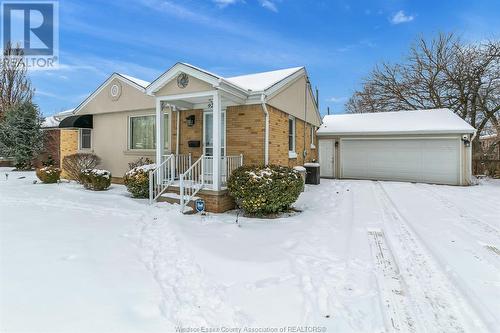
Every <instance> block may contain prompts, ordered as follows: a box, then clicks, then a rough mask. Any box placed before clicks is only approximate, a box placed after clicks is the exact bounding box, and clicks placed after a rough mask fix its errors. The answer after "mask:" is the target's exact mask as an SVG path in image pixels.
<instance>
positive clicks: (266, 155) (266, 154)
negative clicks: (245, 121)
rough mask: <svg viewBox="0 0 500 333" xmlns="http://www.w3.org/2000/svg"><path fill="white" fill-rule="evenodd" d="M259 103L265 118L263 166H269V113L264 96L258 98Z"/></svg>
mask: <svg viewBox="0 0 500 333" xmlns="http://www.w3.org/2000/svg"><path fill="white" fill-rule="evenodd" d="M260 102H261V104H262V111H264V118H265V120H264V121H265V129H264V164H265V165H268V164H269V111H268V110H267V105H266V95H265V94H262V95H261V96H260Z"/></svg>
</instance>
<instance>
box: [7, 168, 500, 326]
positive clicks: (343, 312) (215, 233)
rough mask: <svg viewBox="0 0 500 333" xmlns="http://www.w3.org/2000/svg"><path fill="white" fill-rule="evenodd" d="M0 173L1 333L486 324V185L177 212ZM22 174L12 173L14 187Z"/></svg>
mask: <svg viewBox="0 0 500 333" xmlns="http://www.w3.org/2000/svg"><path fill="white" fill-rule="evenodd" d="M4 173H5V169H0V331H1V332H16V331H28V332H165V331H171V330H174V329H175V327H176V326H182V327H185V328H186V327H199V326H201V325H205V326H209V327H218V326H221V325H226V326H229V325H231V327H242V328H243V327H282V326H283V325H287V326H295V325H316V326H320V327H325V328H326V329H327V331H329V332H337V331H338V332H381V331H396V332H397V331H401V332H406V331H416V332H420V331H432V332H434V331H441V332H463V331H465V332H483V331H484V332H487V331H495V330H496V329H497V328H498V327H500V318H499V315H498V312H499V311H498V309H499V308H500V301H499V300H500V232H499V229H500V204H499V199H500V182H498V181H483V182H482V183H481V184H480V185H478V186H472V187H449V186H434V185H425V184H410V183H390V182H370V181H334V180H324V179H323V180H322V184H321V185H319V186H308V187H307V188H306V192H304V193H303V194H302V195H301V197H300V198H299V201H298V202H297V204H296V206H297V207H298V208H300V209H302V210H303V212H302V213H301V214H298V215H296V216H292V217H288V218H282V219H276V220H257V219H247V218H242V217H240V218H239V226H238V225H236V224H235V220H236V214H235V213H227V214H219V215H217V214H210V215H209V216H206V217H201V216H183V215H180V214H179V213H178V208H177V207H175V206H171V205H168V204H161V205H157V206H149V205H147V203H146V202H145V201H143V200H133V199H130V198H129V197H128V195H127V193H126V191H125V190H124V188H123V187H122V186H117V185H113V186H112V188H111V189H110V190H109V191H106V192H101V193H96V192H89V191H86V190H84V189H82V188H81V187H80V186H79V185H76V184H54V185H43V184H33V183H32V181H33V179H34V178H33V174H31V173H13V172H12V173H10V176H9V180H8V181H5V175H4ZM19 176H26V178H24V179H17V177H19Z"/></svg>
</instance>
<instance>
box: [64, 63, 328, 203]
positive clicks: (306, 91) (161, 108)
mask: <svg viewBox="0 0 500 333" xmlns="http://www.w3.org/2000/svg"><path fill="white" fill-rule="evenodd" d="M89 116H90V117H93V129H92V149H91V150H92V151H93V152H94V153H96V154H97V155H98V156H100V157H101V158H102V160H103V163H102V165H101V166H100V167H102V168H105V169H108V170H110V171H111V173H112V174H113V176H114V178H113V180H114V181H115V182H120V178H119V176H120V175H122V174H123V173H124V172H125V171H126V165H127V163H128V162H130V161H132V160H135V159H137V158H139V157H148V158H151V159H153V160H155V161H157V162H160V163H157V165H159V166H158V168H166V169H165V170H164V173H165V174H166V173H168V174H169V175H170V172H169V171H168V170H169V169H168V168H169V166H167V165H166V164H165V163H166V161H167V160H168V159H169V158H170V157H169V156H174V157H172V158H175V163H176V164H175V165H176V166H175V168H176V170H177V171H176V178H175V179H174V178H169V179H168V181H165V180H162V181H161V182H160V183H156V182H155V180H154V177H153V182H155V183H154V184H153V187H152V188H154V189H156V188H161V191H159V193H156V195H155V200H156V199H157V198H158V199H161V198H160V196H161V193H163V192H165V193H166V192H173V193H181V192H182V193H192V192H196V196H197V197H202V198H203V199H205V203H206V207H207V210H208V211H214V212H222V211H225V210H227V209H229V208H231V207H232V206H233V205H234V202H233V201H232V199H231V198H230V197H229V196H228V194H227V190H226V189H225V182H226V181H227V178H228V177H229V174H230V173H231V172H232V170H234V168H236V167H237V166H238V165H241V163H243V164H246V165H250V164H252V165H264V164H278V165H285V166H290V167H293V166H299V165H303V164H304V163H306V162H312V161H316V160H317V159H318V151H317V149H316V146H315V142H316V133H315V132H316V129H317V128H318V127H319V126H320V124H321V118H320V115H319V111H318V105H317V98H316V96H314V94H313V92H312V89H311V85H310V83H309V79H308V76H307V72H306V71H305V68H304V67H297V68H288V69H283V70H278V71H271V72H263V73H257V74H250V75H242V76H237V77H231V78H224V77H221V76H218V75H216V74H213V73H210V72H208V71H205V70H203V69H200V68H197V67H194V66H191V65H188V64H184V63H177V64H175V65H174V66H172V67H171V68H170V69H169V70H168V71H166V72H165V73H163V74H162V75H161V76H159V77H158V78H157V79H156V80H155V81H153V82H151V83H149V82H145V81H142V80H139V79H135V78H132V77H130V76H126V75H122V74H117V73H115V74H113V75H111V76H110V77H109V78H108V79H107V80H106V81H105V82H104V83H103V84H102V85H101V86H100V87H99V88H98V89H97V90H96V91H95V92H94V93H92V94H91V95H90V96H89V97H88V98H87V99H86V100H85V101H83V102H82V103H81V104H80V106H78V107H77V108H76V109H75V111H74V116H73V117H75V118H78V117H89ZM153 118H154V124H161V126H158V127H156V125H155V128H154V129H153V128H152V127H151V123H152V120H153ZM217 119H218V120H219V121H216V120H217ZM132 120H133V121H134V124H135V123H136V122H137V123H138V125H137V126H139V127H137V128H136V127H134V128H132ZM134 126H135V125H134ZM148 126H149V127H148ZM148 128H149V130H153V131H154V133H148V134H147V137H149V138H151V137H153V135H154V137H155V138H154V145H152V144H151V141H148V140H150V139H144V140H142V139H141V137H137V135H138V134H137V133H139V132H140V133H142V132H143V131H146V130H147V129H148ZM132 131H134V132H133V133H132ZM138 131H139V132H138ZM141 135H142V134H141ZM144 135H146V134H144ZM134 140H142V141H141V142H139V144H137V143H135V142H134ZM63 142H64V144H63ZM61 143H62V144H61V157H60V158H61V160H62V159H63V158H64V156H66V155H68V154H70V153H74V152H75V151H77V150H78V130H76V131H75V130H72V129H68V130H67V133H64V134H63V133H61ZM138 147H140V148H141V149H137V148H138ZM187 156H189V166H190V169H189V172H186V174H184V171H186V170H185V169H184V170H180V168H179V167H178V165H177V164H178V163H179V162H178V161H180V160H181V159H182V160H183V161H185V160H186V157H187ZM169 163H170V162H169ZM200 163H202V164H203V166H204V167H203V168H201V167H200V166H199V165H200ZM193 168H197V169H193ZM167 169H168V170H167ZM186 169H187V168H186ZM198 169H201V170H204V171H202V172H204V173H206V175H205V177H201V176H200V172H201V171H199V170H198ZM194 170H198V171H194ZM207 170H208V171H207ZM181 173H182V174H183V175H182V176H183V178H182V179H184V177H195V176H196V177H201V181H202V182H203V183H202V184H200V185H199V186H198V187H197V188H196V190H195V191H190V190H191V188H187V189H185V190H186V191H184V190H181V187H182V188H184V187H186V186H191V185H186V184H195V183H196V182H198V181H199V179H192V178H189V179H187V180H186V179H184V180H185V181H184V182H183V183H182V184H181V183H180V179H181V177H180V174H181ZM193 174H195V176H193ZM115 177H118V178H115ZM177 177H179V179H177ZM205 182H208V183H205ZM165 184H167V185H165ZM181 197H182V198H184V196H181ZM192 197H194V194H193V195H192V196H191V197H189V198H188V199H189V200H191V198H192ZM182 198H181V199H182ZM182 200H183V199H182ZM182 200H181V201H182ZM189 200H188V201H189ZM181 205H182V202H181Z"/></svg>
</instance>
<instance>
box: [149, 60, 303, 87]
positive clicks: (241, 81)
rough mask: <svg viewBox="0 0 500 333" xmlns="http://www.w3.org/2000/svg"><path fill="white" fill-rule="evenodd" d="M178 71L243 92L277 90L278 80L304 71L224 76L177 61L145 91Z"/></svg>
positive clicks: (166, 80) (288, 70)
mask: <svg viewBox="0 0 500 333" xmlns="http://www.w3.org/2000/svg"><path fill="white" fill-rule="evenodd" d="M179 72H184V73H186V74H188V75H192V76H195V77H197V78H198V79H201V80H205V81H207V82H209V83H211V84H214V85H220V84H226V85H228V86H230V87H232V88H236V89H237V90H240V91H241V92H243V93H246V94H256V93H261V92H269V91H270V90H272V88H273V87H274V88H275V89H278V90H279V89H280V88H281V86H282V85H279V83H280V82H281V83H283V85H286V83H287V82H288V81H287V79H288V80H293V79H294V78H295V77H296V76H298V75H300V73H302V72H304V73H305V68H304V67H292V68H285V69H279V70H275V71H268V72H261V73H253V74H246V75H239V76H232V77H224V76H221V75H218V74H215V73H213V72H210V71H207V70H205V69H203V68H200V67H196V66H193V65H191V64H188V63H185V62H178V63H176V64H175V65H174V66H172V67H171V68H170V69H169V70H167V71H166V72H164V73H163V74H162V75H160V76H159V77H158V78H156V79H155V80H154V81H153V82H151V84H150V85H149V86H148V87H147V93H154V92H155V91H157V90H158V89H160V88H161V87H162V86H163V85H165V84H166V83H167V82H169V81H170V80H172V79H173V78H174V77H175V76H176V75H177V74H178V73H179ZM306 75H307V74H306Z"/></svg>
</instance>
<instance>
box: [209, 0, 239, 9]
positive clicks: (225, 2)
mask: <svg viewBox="0 0 500 333" xmlns="http://www.w3.org/2000/svg"><path fill="white" fill-rule="evenodd" d="M212 1H213V2H215V4H216V5H217V6H219V7H220V8H224V7H226V6H229V5H234V4H236V3H238V2H242V1H241V0H212Z"/></svg>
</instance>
